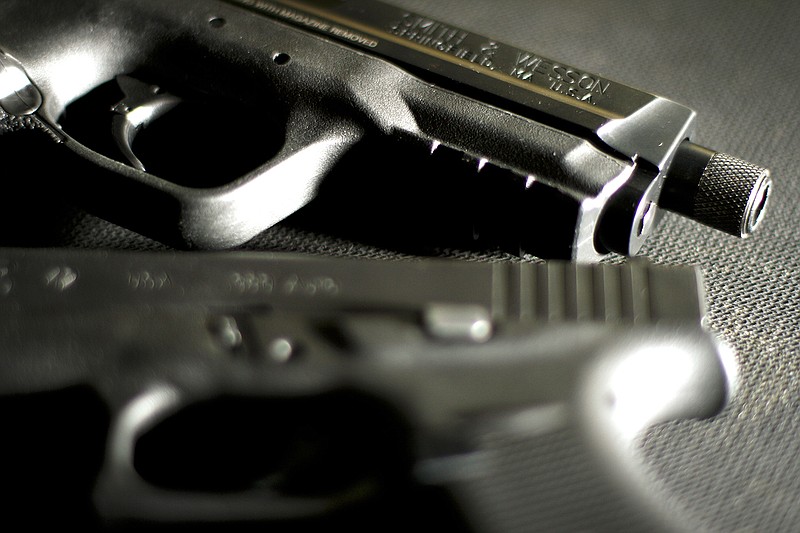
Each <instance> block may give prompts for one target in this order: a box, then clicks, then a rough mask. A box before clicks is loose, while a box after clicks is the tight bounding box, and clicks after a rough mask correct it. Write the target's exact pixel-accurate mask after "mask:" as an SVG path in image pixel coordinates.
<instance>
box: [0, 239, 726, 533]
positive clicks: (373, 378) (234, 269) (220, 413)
mask: <svg viewBox="0 0 800 533" xmlns="http://www.w3.org/2000/svg"><path fill="white" fill-rule="evenodd" d="M0 264H2V269H0V273H1V274H0V316H1V317H2V320H0V353H1V354H2V357H0V370H2V371H0V401H7V400H8V399H12V400H14V401H15V402H16V403H15V405H16V409H17V410H20V409H24V408H25V407H26V405H27V404H26V403H25V400H26V399H27V398H31V399H35V398H36V397H37V396H40V395H41V394H43V393H55V394H54V396H53V397H52V398H51V399H52V400H54V401H59V400H58V398H59V397H61V396H59V394H58V393H59V391H64V390H75V388H76V387H78V388H80V387H88V388H89V390H92V391H94V394H96V395H97V396H99V398H100V399H101V400H102V402H103V404H104V405H105V406H106V407H105V408H106V409H107V410H108V411H109V413H110V422H109V425H108V428H107V437H106V440H105V447H106V451H105V455H104V458H103V459H102V465H99V466H97V468H98V470H97V472H96V479H94V482H93V484H92V493H93V502H94V506H95V509H96V511H97V512H98V513H99V514H100V516H101V517H102V518H103V520H104V521H106V520H107V521H108V523H109V524H118V523H120V522H122V523H126V522H127V521H131V520H132V521H134V522H136V523H140V522H144V523H160V524H178V523H181V524H183V523H198V522H203V523H229V522H230V523H252V522H254V521H285V520H303V519H313V518H319V517H321V516H322V517H324V516H327V514H328V513H333V512H335V511H336V510H340V509H347V508H348V507H350V506H352V505H356V504H357V503H359V502H361V503H363V502H364V501H367V502H369V501H371V499H372V498H376V497H378V495H380V494H383V493H384V491H386V490H389V491H391V490H392V488H393V486H394V485H402V484H403V483H411V482H413V483H416V484H421V485H424V486H434V487H443V488H446V489H448V490H449V491H450V492H451V493H452V495H453V497H454V499H455V500H456V502H457V503H458V505H459V506H460V507H461V511H462V512H464V513H466V515H467V517H468V519H469V522H470V524H472V525H473V526H474V527H475V528H476V529H477V530H480V531H503V532H505V531H515V530H527V529H529V528H530V527H531V526H532V525H535V524H538V525H540V526H541V527H542V528H544V529H550V528H552V527H557V528H558V527H567V528H569V529H574V528H576V527H580V526H581V525H591V527H592V528H593V529H595V528H597V527H598V526H599V527H601V528H604V527H607V528H608V529H609V530H612V529H613V528H616V527H619V526H623V527H625V528H626V529H630V528H641V529H642V530H648V531H650V530H652V528H656V529H664V530H681V529H682V528H683V524H681V523H680V521H679V520H678V519H677V518H676V517H675V516H673V515H671V514H669V513H667V512H666V511H665V509H664V506H663V500H661V499H659V498H658V497H657V494H658V489H657V488H655V485H654V483H653V481H652V479H650V477H649V475H648V474H647V470H646V468H645V465H644V464H643V462H642V460H641V458H640V457H639V456H638V455H637V452H636V441H637V438H638V437H639V436H640V434H641V432H642V431H643V430H645V429H646V428H648V427H649V426H652V425H653V424H656V423H659V422H663V421H668V420H673V419H676V418H688V417H707V416H712V415H714V414H716V413H718V412H719V410H720V409H722V408H723V407H724V406H725V405H726V403H727V402H728V400H729V397H730V395H731V394H732V393H733V384H734V381H735V369H734V368H733V366H731V360H729V359H728V358H727V357H729V355H730V354H726V352H725V350H724V348H723V347H722V345H721V344H720V343H719V342H717V341H716V339H714V337H713V336H712V335H710V334H709V332H708V331H706V330H704V329H703V328H702V327H701V324H700V321H701V319H702V317H703V314H704V308H703V301H702V285H701V283H700V278H699V277H698V272H697V271H696V270H695V269H693V268H684V267H678V268H675V267H670V268H667V267H655V266H651V265H646V264H643V263H636V264H630V265H624V266H610V265H592V266H589V265H575V264H574V263H551V264H540V265H533V264H501V263H497V264H484V263H461V262H455V261H444V260H427V261H396V262H378V261H352V260H344V259H325V258H310V257H300V256H293V255H280V254H236V253H227V254H220V253H202V252H198V253H165V254H157V253H120V252H118V253H103V252H80V251H55V250H24V249H20V250H15V249H4V250H3V251H2V253H0ZM387 279H392V280H393V281H392V283H386V280H387ZM66 397H68V396H66ZM34 404H35V402H34ZM89 411H90V410H88V409H87V410H86V412H87V413H88V412H89ZM193 413H194V414H193ZM198 413H199V414H198ZM64 416H65V418H66V420H67V421H69V420H73V422H75V423H76V424H77V418H75V417H78V418H80V417H81V416H84V414H83V413H73V412H70V413H66V414H65V415H64ZM86 416H88V414H86ZM187 419H188V420H190V421H193V422H192V423H189V424H188V425H187V424H186V423H185V421H186V420H187ZM95 429H96V428H95ZM101 434H102V435H103V436H105V435H106V432H102V433H101ZM498 436H501V437H502V438H506V439H507V440H511V441H512V442H516V443H521V444H522V445H523V449H525V450H527V452H526V453H527V454H528V455H527V456H528V457H529V461H530V462H525V461H523V462H522V463H519V464H518V463H517V462H516V461H514V462H513V464H512V463H509V464H507V463H506V461H507V460H510V458H511V456H509V455H507V453H508V452H507V450H504V449H502V447H501V448H496V447H494V446H493V445H492V444H491V442H492V441H493V440H496V439H497V438H498ZM18 437H19V435H9V436H8V438H7V439H6V441H5V444H6V445H8V444H9V443H13V442H14V441H15V439H16V438H18ZM502 438H501V440H502ZM176 443H177V444H176ZM515 446H517V447H519V444H517V445H515ZM544 453H546V454H547V465H546V468H536V467H535V465H540V464H541V461H540V457H539V456H538V455H537V454H544ZM531 454H532V455H531ZM22 455H24V454H22ZM26 460H33V461H36V458H35V457H34V458H27V457H24V458H23V457H17V462H18V463H20V464H21V465H23V466H22V468H23V469H24V472H28V468H29V467H26V466H24V465H26V464H29V463H26V462H25V461H26ZM525 464H528V465H529V466H531V467H532V468H531V469H530V470H528V469H527V467H525V466H524V465H525ZM504 465H505V466H504ZM575 465H581V466H580V468H578V469H577V471H576V469H575ZM508 467H511V468H512V470H513V472H512V473H511V474H510V473H509V470H508ZM520 472H525V476H529V479H528V478H527V477H526V479H527V481H526V482H525V483H523V484H522V485H521V486H518V485H516V484H514V483H512V484H511V485H509V490H511V491H512V492H513V498H511V499H510V500H509V499H508V498H506V497H504V496H507V495H508V494H509V493H508V491H500V493H498V492H497V491H496V490H492V487H495V488H496V487H497V484H498V483H500V484H501V485H502V484H503V483H507V482H509V481H508V480H509V477H508V476H509V475H511V476H512V477H513V475H515V474H514V473H516V474H519V473H520ZM569 472H571V474H569ZM575 483H578V484H579V485H580V486H581V487H582V490H581V491H578V492H575V491H573V490H571V489H568V487H571V486H573V485H571V484H575ZM515 502H516V503H515ZM509 506H511V507H509ZM598 516H604V517H606V518H608V520H609V521H608V523H607V524H598V523H597V517H598ZM384 518H385V517H384ZM520 528H521V529H520Z"/></svg>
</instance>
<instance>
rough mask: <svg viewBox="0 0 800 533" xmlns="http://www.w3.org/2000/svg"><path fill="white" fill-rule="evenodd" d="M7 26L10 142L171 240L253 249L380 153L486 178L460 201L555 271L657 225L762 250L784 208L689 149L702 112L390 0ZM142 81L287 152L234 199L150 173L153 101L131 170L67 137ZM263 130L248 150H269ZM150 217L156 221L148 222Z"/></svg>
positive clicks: (105, 209)
mask: <svg viewBox="0 0 800 533" xmlns="http://www.w3.org/2000/svg"><path fill="white" fill-rule="evenodd" d="M0 16H2V17H3V19H4V20H6V21H8V22H9V23H8V24H6V25H5V27H4V28H3V31H2V32H0V49H2V51H3V52H4V54H3V56H2V62H0V78H2V81H3V85H4V86H6V87H7V88H9V90H7V94H5V95H4V97H3V98H0V106H2V108H3V109H4V110H5V115H4V116H3V119H2V123H0V131H11V130H17V129H21V128H35V129H42V130H44V131H47V132H48V133H49V134H50V135H51V136H52V137H53V138H54V139H57V140H60V141H63V143H64V144H65V145H66V146H67V147H68V148H70V149H71V151H72V152H74V154H76V155H77V156H78V158H79V159H82V160H85V161H88V162H89V163H90V167H87V168H95V170H94V172H98V171H97V170H96V168H101V169H104V171H107V172H111V173H112V174H113V175H112V176H102V177H99V178H96V179H84V180H81V182H82V183H79V184H72V185H71V186H72V187H74V188H76V189H80V192H81V193H82V194H85V195H87V196H92V195H94V196H97V195H98V192H97V190H102V191H104V192H105V191H106V190H107V189H108V188H109V186H108V185H107V184H108V183H113V184H114V186H113V187H112V188H111V190H110V192H108V193H105V194H102V195H101V197H102V199H101V201H100V202H99V203H100V204H101V206H100V207H96V209H97V210H99V211H100V212H101V213H102V214H103V215H104V216H107V217H112V218H113V217H116V218H117V219H118V220H115V221H119V222H122V223H123V224H125V225H129V226H133V227H134V228H135V229H139V230H140V231H141V230H142V228H145V226H146V229H144V231H148V232H154V233H155V235H154V236H156V238H159V239H161V240H166V241H168V242H177V243H182V244H183V245H189V246H194V247H200V248H228V247H234V246H237V245H240V244H242V243H244V242H246V241H247V240H249V239H251V238H252V237H254V236H255V235H257V234H258V233H259V232H261V231H263V230H264V229H266V228H268V227H270V226H272V225H274V224H275V223H277V222H278V221H280V220H282V219H284V218H285V217H287V216H288V215H290V214H292V213H294V212H295V211H297V210H298V209H299V208H301V207H302V206H304V205H305V204H307V203H308V202H309V201H310V200H311V199H312V198H314V196H315V195H316V194H317V190H318V187H319V184H320V182H321V181H322V180H323V178H324V177H325V176H326V175H328V174H329V173H330V172H331V171H332V170H333V169H334V168H335V167H336V166H337V164H338V163H339V162H340V161H341V159H342V157H343V155H344V154H346V153H347V152H348V151H350V150H351V149H352V148H353V147H354V146H355V145H358V144H360V143H361V142H362V140H363V139H374V138H375V137H380V136H385V137H387V138H401V139H406V140H408V141H409V142H410V143H411V144H412V145H415V146H417V147H418V151H419V152H421V153H422V152H426V153H430V154H433V155H434V156H436V155H437V154H441V153H446V152H452V153H455V154H458V155H459V156H460V157H462V158H464V159H466V160H468V161H470V162H471V165H472V167H473V169H472V174H473V175H471V176H465V177H464V179H463V180H461V183H459V184H457V185H454V186H455V187H466V188H471V189H474V194H475V195H476V196H477V197H479V198H480V197H482V195H483V194H484V193H485V191H487V190H490V191H495V190H496V189H502V192H493V193H492V194H491V195H490V197H491V201H492V202H497V203H499V204H500V205H503V206H504V207H505V208H504V209H498V210H496V211H493V212H492V213H493V216H495V215H497V216H499V217H500V218H501V220H492V221H488V222H486V224H487V225H488V226H489V227H490V228H491V230H492V231H497V232H499V233H503V232H514V233H515V235H516V234H518V240H519V241H520V247H521V248H522V250H523V251H525V252H529V253H533V254H534V255H538V256H540V257H544V258H563V259H577V260H581V261H595V260H597V259H598V258H600V257H602V256H604V255H605V254H608V253H610V252H617V253H621V254H626V255H633V254H636V253H637V252H638V250H639V249H640V247H641V245H642V243H643V242H644V241H645V240H646V238H647V237H648V235H649V234H650V233H651V230H652V227H653V225H654V223H655V221H656V220H657V219H658V218H659V217H658V212H659V207H664V208H667V209H671V210H674V211H676V212H680V213H682V214H684V215H686V216H689V217H691V218H694V219H696V220H698V221H700V222H703V223H705V224H708V225H711V226H713V227H716V228H718V229H720V230H722V231H725V232H728V233H731V234H734V235H737V236H739V237H745V236H747V235H749V234H750V232H751V231H752V230H754V229H755V227H756V226H757V225H758V224H759V222H760V220H761V219H762V218H763V214H764V212H765V209H766V205H767V201H768V198H769V192H770V189H771V187H770V183H771V181H770V177H769V172H768V171H767V170H766V169H763V168H761V167H757V166H755V165H752V164H750V163H747V162H745V161H742V160H740V159H737V158H735V157H732V156H728V155H725V154H717V153H716V152H714V151H711V150H707V149H705V148H702V147H699V146H697V145H695V144H693V143H691V142H690V141H689V137H690V135H691V132H692V128H693V126H694V119H695V112H694V111H692V110H690V109H688V108H686V107H685V106H682V105H679V104H676V103H674V102H672V101H670V100H667V99H665V98H661V97H657V96H653V95H650V94H647V93H644V92H642V91H638V90H635V89H631V88H629V87H626V86H624V85H622V84H618V83H615V82H611V81H609V80H606V79H604V78H602V77H600V76H597V75H594V74H589V73H587V72H586V71H584V70H581V69H577V68H573V67H569V66H566V65H563V64H560V63H558V62H555V61H551V60H548V59H546V58H543V57H540V56H538V55H537V54H533V53H529V52H525V51H522V50H519V49H516V48H514V47H511V46H508V45H505V44H503V43H501V42H499V41H496V40H494V39H489V38H486V37H483V36H480V35H477V34H473V33H470V32H467V31H463V30H460V29H458V28H455V27H451V26H449V25H446V24H442V23H439V22H437V21H433V20H430V19H428V18H425V17H422V16H419V15H416V14H413V13H409V12H406V11H403V10H400V9H397V8H393V7H391V6H388V5H385V4H382V3H380V2H366V1H362V0H347V1H344V2H337V3H333V4H332V3H329V2H314V1H295V0H285V1H280V2H278V1H276V2H272V1H266V0H225V1H220V0H202V1H193V2H188V1H185V0H172V1H170V2H161V1H132V0H111V1H102V2H101V1H99V0H81V1H74V2H66V3H65V2H60V1H56V0H43V1H40V2H36V3H35V4H33V5H32V4H30V3H29V2H24V1H22V0H4V1H3V2H2V3H0ZM43 36H46V37H43ZM140 71H147V72H148V73H149V74H151V75H153V77H154V78H155V80H156V81H155V83H157V84H161V83H162V82H163V83H166V84H169V82H171V83H173V84H174V85H175V86H177V87H187V86H188V87H191V88H192V89H193V90H197V91H200V92H202V93H203V94H205V95H206V96H208V95H213V96H214V97H213V98H210V99H209V100H208V102H209V103H208V104H207V106H206V108H205V109H203V110H202V111H201V113H200V114H201V115H202V116H206V114H208V115H210V116H211V117H212V118H211V119H210V120H209V121H208V124H207V125H204V126H202V127H210V128H213V127H214V123H215V122H216V121H218V119H215V118H213V117H214V116H215V115H216V117H219V116H226V115H233V114H238V113H245V114H247V113H253V112H254V111H255V110H256V109H263V108H267V109H268V110H270V111H272V112H273V113H276V114H278V115H280V116H281V117H282V119H283V121H285V128H286V130H285V136H284V138H283V142H282V144H281V146H280V148H279V149H278V150H277V153H276V154H275V155H274V157H272V158H271V159H270V160H269V161H268V162H267V163H264V164H262V165H261V166H259V167H258V168H256V169H255V170H252V171H249V172H247V173H245V174H244V175H243V176H241V177H239V178H237V179H233V180H232V181H230V182H226V183H224V184H222V185H216V186H202V185H192V184H193V183H195V184H202V183H207V180H205V179H204V178H203V177H202V176H197V177H195V178H196V179H195V178H193V177H189V179H186V178H185V177H184V178H182V179H181V180H180V182H176V181H174V180H170V179H165V178H163V177H159V176H156V175H154V174H150V173H147V172H144V170H143V169H144V168H145V166H146V162H144V163H143V162H142V161H141V160H140V159H139V157H137V155H136V154H135V153H134V152H135V150H134V149H133V146H132V143H133V138H134V137H135V133H136V132H137V131H138V129H139V128H140V127H142V126H144V125H145V124H147V123H149V122H150V121H152V120H153V119H155V117H156V116H157V115H159V114H161V113H162V112H163V111H165V110H166V108H169V107H171V106H172V105H174V103H175V100H174V98H173V97H172V96H165V95H163V94H158V93H157V91H155V90H154V91H153V99H152V100H150V101H148V100H147V99H145V100H144V101H140V100H139V99H138V98H137V97H136V94H138V93H139V91H138V89H137V90H136V91H134V92H135V93H136V94H128V93H126V94H125V98H123V99H122V100H121V101H119V102H115V104H116V105H115V106H114V110H115V114H116V116H115V130H114V131H115V132H116V140H117V144H119V145H120V147H121V150H119V151H118V153H117V158H118V159H120V161H117V160H115V159H114V156H109V155H108V154H103V153H99V151H98V149H96V148H95V147H93V146H90V145H87V144H85V143H84V142H83V141H82V138H81V136H80V135H73V134H72V133H71V131H70V130H69V128H63V129H62V127H61V126H60V121H62V118H63V116H64V113H65V109H67V107H68V105H69V104H70V103H72V102H73V101H75V100H77V99H80V98H81V97H82V96H84V95H86V94H87V93H90V92H91V91H92V90H93V89H95V88H96V87H98V86H102V85H103V84H106V83H109V82H112V81H113V80H114V79H116V78H117V77H119V76H123V79H128V78H126V76H128V75H130V74H132V73H137V72H140ZM221 72H224V73H225V75H223V76H220V73H221ZM376 80H380V82H376ZM143 83H144V85H147V83H145V82H143ZM122 85H123V89H124V88H125V87H130V84H129V83H123V84H122ZM145 92H146V91H145ZM218 97H219V98H223V100H219V99H217V98H218ZM130 102H138V104H137V105H128V103H130ZM78 122H80V121H78ZM259 126H261V125H260V124H254V125H251V127H252V132H251V135H253V136H256V137H258V136H261V135H263V134H262V133H261V132H260V131H259ZM220 129H223V130H225V128H224V127H220ZM234 129H236V128H234ZM227 131H230V129H228V130H226V131H223V132H222V134H223V135H225V134H226V132H227ZM189 134H196V133H195V132H190V133H189ZM123 154H124V157H123ZM205 157H208V156H207V155H205ZM167 158H168V156H167ZM121 161H124V162H121ZM67 164H70V165H79V167H80V163H75V162H70V163H67ZM424 165H425V163H424V162H423V163H419V164H418V167H423V166H424ZM80 168H81V170H80V171H81V172H83V167H80ZM417 170H419V168H417ZM86 172H87V173H91V171H90V170H87V171H86ZM202 173H203V171H202V170H201V171H199V172H198V174H202ZM187 184H188V185H187ZM393 186H396V184H387V186H386V189H387V193H389V189H390V188H391V187H393ZM421 194H425V192H424V191H421ZM89 203H91V201H89ZM131 203H133V204H135V207H131V206H130V204H131ZM145 204H146V205H149V206H150V217H149V218H152V217H158V219H159V221H158V222H157V223H149V224H145V223H143V222H142V221H141V220H138V218H141V216H140V212H141V207H140V206H142V205H145ZM476 211H480V209H478V210H476ZM501 213H505V215H502V216H501V215H500V214H501ZM478 224H481V222H480V221H479V222H478ZM537 226H539V227H551V228H557V229H558V231H556V232H551V233H552V234H551V235H545V236H543V235H541V233H542V232H540V231H537V230H536V229H535V228H536V227H537ZM484 229H485V228H480V230H481V231H483V230H484Z"/></svg>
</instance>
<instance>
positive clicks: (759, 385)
mask: <svg viewBox="0 0 800 533" xmlns="http://www.w3.org/2000/svg"><path fill="white" fill-rule="evenodd" d="M395 3H396V4H398V5H401V6H404V7H407V8H409V9H411V10H414V11H417V12H420V13H425V14H429V15H431V16H432V17H435V18H438V19H440V20H445V21H448V22H451V23H453V24H456V25H459V26H461V27H464V28H466V29H471V30H474V31H477V32H478V33H482V34H484V35H489V36H495V37H497V38H498V39H500V40H502V41H505V42H507V43H510V44H514V45H517V46H519V47H520V48H524V49H529V50H532V51H536V52H538V53H540V54H542V55H544V56H546V57H551V58H553V59H556V60H559V61H563V62H565V63H567V64H572V65H575V66H576V67H581V68H585V69H586V70H588V71H590V72H595V73H598V74H601V75H603V76H605V77H606V78H609V79H612V80H617V81H619V82H622V83H625V84H627V85H631V86H634V87H637V88H641V89H644V90H647V91H649V92H653V93H655V94H658V95H662V96H665V97H667V98H670V99H673V100H675V101H677V102H680V103H682V104H685V105H688V106H689V107H691V108H693V109H695V110H696V111H697V112H698V115H699V118H698V122H697V128H696V133H695V135H694V137H693V139H692V140H693V141H694V142H696V143H698V144H701V145H705V146H708V147H709V148H712V149H715V150H719V151H724V152H727V153H730V154H735V155H736V156H737V157H741V158H744V159H746V160H748V161H752V162H754V163H756V164H759V165H763V166H766V167H769V168H770V170H771V171H772V175H773V178H774V190H773V195H772V199H771V202H770V210H769V212H768V213H767V215H766V218H765V220H764V222H763V223H762V225H761V226H760V227H759V230H758V231H757V232H756V234H754V235H753V236H752V237H751V238H749V239H746V240H737V239H736V238H734V237H731V236H728V235H725V234H722V233H721V232H717V231H714V230H711V229H708V228H705V227H701V226H699V225H698V224H696V223H693V222H691V221H688V220H685V219H682V218H680V217H678V216H674V215H670V214H668V215H667V216H666V217H665V218H664V220H663V221H662V222H661V224H660V226H659V227H658V228H657V230H656V231H655V233H654V235H653V236H652V238H651V239H650V241H649V242H648V244H646V245H645V247H644V249H643V251H642V254H643V255H645V256H647V257H649V258H651V259H652V260H653V261H655V262H657V263H663V264H692V265H699V266H700V267H701V268H702V270H703V272H704V275H705V279H706V283H707V287H706V289H707V296H708V305H709V321H708V325H709V327H710V328H711V329H712V330H714V331H715V332H717V333H718V335H719V336H720V337H721V338H722V339H724V340H725V341H726V342H728V343H729V344H730V345H731V346H732V347H733V348H735V350H736V353H737V357H738V361H739V365H740V378H741V387H740V391H739V395H738V397H737V398H736V399H735V401H734V402H733V403H732V404H731V405H730V406H729V407H728V408H727V409H726V410H725V411H724V412H723V413H722V414H721V415H719V416H718V417H716V418H714V419H712V420H705V421H681V422H676V423H671V424H666V425H663V426H659V427H657V428H653V429H652V430H651V431H649V432H648V434H647V435H646V436H645V438H644V440H643V443H642V446H643V452H644V454H645V456H646V458H647V462H648V463H649V464H650V465H651V466H652V468H653V469H654V471H655V472H656V473H657V475H658V479H659V483H660V484H661V485H662V486H663V487H664V488H665V489H666V490H667V492H668V493H669V494H670V495H671V496H670V497H671V498H672V499H674V502H673V504H674V505H676V506H678V507H681V508H684V509H685V510H686V513H688V515H690V516H691V517H692V518H693V520H695V521H696V523H697V524H698V529H706V530H711V531H731V530H745V531H790V530H797V529H798V528H800V506H798V505H797V502H798V501H799V500H800V459H798V457H800V438H798V435H800V382H799V381H798V376H800V303H798V302H800V254H798V251H800V231H799V230H798V225H797V220H798V206H800V180H798V171H800V137H799V135H800V133H798V128H797V124H798V119H800V106H798V104H797V102H798V96H800V70H799V69H798V68H797V67H798V66H799V64H798V59H797V58H798V57H800V39H797V36H796V25H797V22H798V21H800V3H797V2H790V1H786V0H780V1H778V0H773V1H770V0H765V1H761V2H727V1H724V0H719V1H708V2H697V1H694V0H675V1H672V2H663V1H661V0H635V1H634V0H614V1H612V0H595V1H593V2H585V1H582V0H538V1H537V2H526V1H524V0H494V1H491V2H488V1H484V0H437V1H436V2H433V1H425V0H396V1H395ZM367 200H368V199H367ZM45 207H47V205H45ZM14 216H16V215H14ZM11 217H12V215H10V214H8V213H4V214H3V215H2V221H3V222H4V223H5V224H6V227H9V225H11V227H27V226H26V224H27V223H28V222H29V221H26V220H24V219H14V220H11ZM38 222H42V219H39V220H38ZM44 223H47V224H49V225H50V227H51V228H52V229H51V230H50V231H49V232H48V233H47V234H46V235H40V234H38V233H35V232H34V235H33V236H32V239H31V240H32V241H33V244H37V245H38V244H52V243H58V244H66V245H69V246H76V247H91V248H98V247H99V248H123V249H160V248H163V246H161V245H159V244H158V243H155V242H153V241H150V240H149V239H146V238H143V237H140V236H138V235H135V234H133V233H131V232H128V231H127V230H123V229H121V228H118V227H116V226H113V225H110V224H107V223H105V222H103V221H101V220H99V219H96V218H94V217H92V216H90V215H86V214H84V213H81V212H73V211H70V210H64V209H61V208H59V209H53V210H51V211H50V212H49V214H48V215H47V218H46V219H44ZM542 229H543V230H544V229H545V228H542ZM536 230H537V229H536V228H532V230H531V231H536ZM36 231H39V230H36ZM7 240H10V241H11V244H24V239H22V238H10V239H7ZM246 248H248V249H267V250H276V251H295V252H305V253H314V254H325V255H331V256H359V257H372V258H394V257H401V256H403V255H405V253H406V252H405V251H404V249H403V248H402V247H391V246H382V245H374V244H368V243H365V242H360V241H358V240H355V239H351V238H348V236H346V235H344V236H343V235H340V234H335V233H333V234H327V233H324V232H320V231H319V228H311V229H309V228H308V227H305V226H304V224H303V219H302V218H301V219H290V220H289V221H287V222H286V223H283V224H280V225H278V226H277V227H275V228H273V229H271V230H269V231H267V232H265V233H264V234H263V235H262V236H260V237H258V238H257V239H255V240H253V241H252V242H251V243H248V245H247V246H246ZM431 253H432V254H434V255H439V256H446V257H455V258H460V259H465V260H489V259H491V260H497V259H501V260H513V259H514V257H513V256H511V255H507V254H503V253H499V252H498V253H491V254H487V253H481V252H478V251H475V250H462V249H454V248H446V247H443V248H441V249H434V250H432V251H431ZM529 259H533V258H529ZM620 260H621V259H620V258H618V257H614V258H611V261H620Z"/></svg>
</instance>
